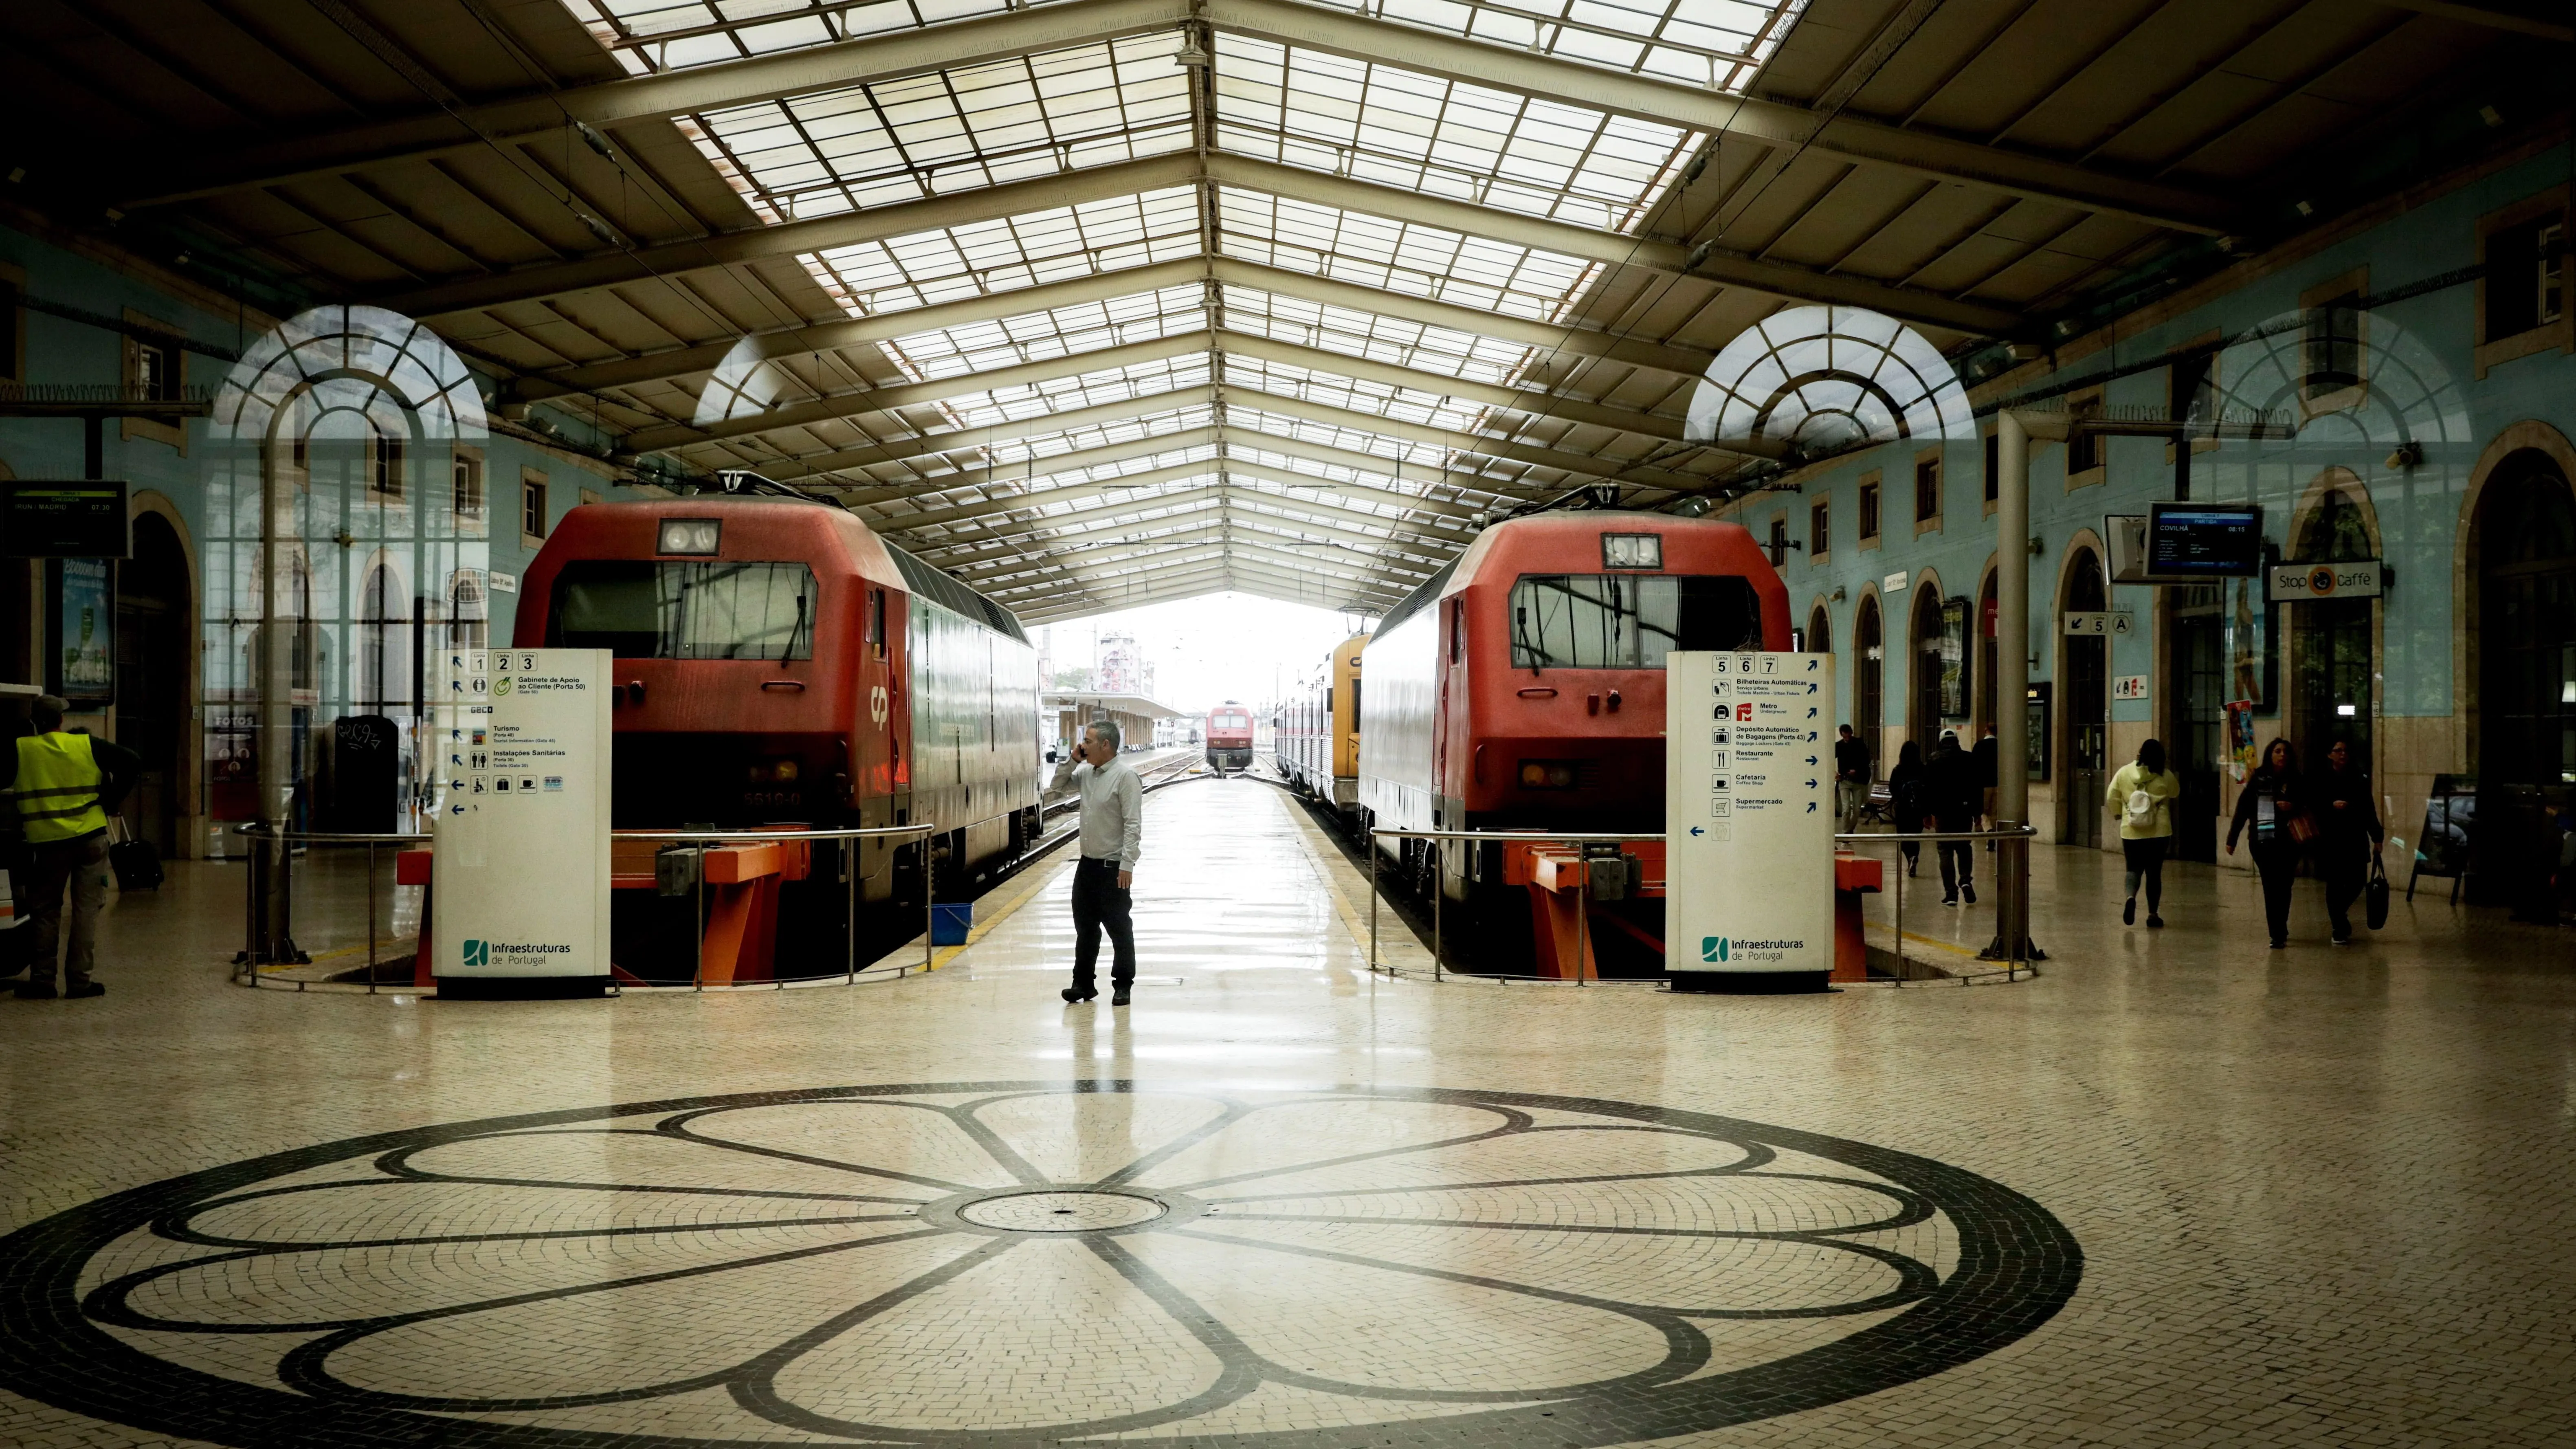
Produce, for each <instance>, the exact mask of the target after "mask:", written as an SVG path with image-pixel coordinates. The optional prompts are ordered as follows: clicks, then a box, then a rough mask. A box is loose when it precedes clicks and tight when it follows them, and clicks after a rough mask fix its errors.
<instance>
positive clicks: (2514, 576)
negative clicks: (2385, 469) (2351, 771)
mask: <svg viewBox="0 0 2576 1449" xmlns="http://www.w3.org/2000/svg"><path fill="white" fill-rule="evenodd" d="M2478 513H2479V516H2478V539H2477V548H2478V555H2477V557H2478V599H2479V607H2478V640H2477V642H2478V659H2479V665H2480V668H2479V675H2480V678H2479V681H2478V694H2479V702H2478V719H2479V740H2478V777H2479V785H2480V788H2481V790H2482V791H2483V790H2486V789H2489V788H2494V787H2511V788H2517V789H2537V790H2540V791H2544V792H2548V793H2551V794H2557V793H2560V792H2563V791H2565V790H2567V789H2568V788H2569V787H2576V491H2571V490H2570V488H2569V486H2568V481H2567V479H2566V478H2565V477H2564V476H2563V475H2562V474H2561V473H2560V472H2559V471H2558V469H2557V467H2556V465H2554V464H2553V463H2551V462H2550V461H2549V459H2548V458H2547V456H2546V455H2544V454H2541V453H2538V452H2525V453H2518V454H2516V455H2514V456H2513V457H2511V458H2508V459H2506V460H2505V461H2504V463H2503V464H2501V465H2500V466H2499V467H2498V469H2497V476H2496V477H2495V479H2494V480H2493V481H2491V482H2490V483H2489V484H2488V485H2487V496H2486V499H2485V501H2484V503H2483V505H2482V506H2481V507H2480V509H2479V510H2478Z"/></svg>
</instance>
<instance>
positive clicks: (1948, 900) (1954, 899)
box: [1941, 896, 1959, 906]
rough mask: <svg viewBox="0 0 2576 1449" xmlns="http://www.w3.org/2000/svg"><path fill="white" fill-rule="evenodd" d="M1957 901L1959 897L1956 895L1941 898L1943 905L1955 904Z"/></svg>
mask: <svg viewBox="0 0 2576 1449" xmlns="http://www.w3.org/2000/svg"><path fill="white" fill-rule="evenodd" d="M1958 903H1959V898H1958V897H1957V896H1943V897H1942V898H1941V904H1943V905H1945V906H1955V905H1957V904H1958Z"/></svg>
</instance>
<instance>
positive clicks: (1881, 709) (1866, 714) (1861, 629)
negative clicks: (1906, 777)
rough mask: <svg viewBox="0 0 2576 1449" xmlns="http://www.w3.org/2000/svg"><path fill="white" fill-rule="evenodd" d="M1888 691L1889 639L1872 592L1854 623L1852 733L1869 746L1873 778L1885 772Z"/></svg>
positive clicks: (1865, 599) (1865, 598)
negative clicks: (1882, 756)
mask: <svg viewBox="0 0 2576 1449" xmlns="http://www.w3.org/2000/svg"><path fill="white" fill-rule="evenodd" d="M1886 690H1887V641H1886V637H1885V633H1884V631H1883V630H1881V628H1880V627H1879V618H1878V596H1877V595H1875V594H1872V595H1869V596H1866V597H1864V598H1863V599H1862V600H1861V601H1860V622H1859V623H1858V624H1855V625H1854V626H1852V696H1853V698H1852V733H1853V734H1856V735H1858V736H1860V742H1861V743H1862V744H1864V745H1866V746H1868V747H1869V754H1870V777H1871V778H1872V779H1876V778H1877V777H1878V776H1879V775H1882V774H1884V773H1886V772H1885V771H1884V770H1882V769H1880V768H1879V760H1878V755H1879V752H1880V751H1882V750H1884V749H1886V748H1887V745H1886V737H1885V735H1884V733H1883V729H1884V726H1885V723H1886V719H1887V704H1886Z"/></svg>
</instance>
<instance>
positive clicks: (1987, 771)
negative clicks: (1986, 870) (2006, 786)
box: [1969, 721, 2003, 850]
mask: <svg viewBox="0 0 2576 1449" xmlns="http://www.w3.org/2000/svg"><path fill="white" fill-rule="evenodd" d="M1969 753H1970V754H1972V755H1974V756H1976V759H1977V819H1978V820H1979V821H1980V822H1981V825H1982V827H1983V828H1984V829H1987V830H1992V829H1994V828H1995V779H1996V775H1997V773H1998V763H1999V761H2000V760H2001V759H2002V757H2003V756H2002V746H2001V745H1999V744H1997V743H1996V741H1995V727H1994V724H1993V723H1992V722H1991V721H1989V722H1988V723H1987V724H1986V726H1985V727H1984V730H1983V732H1982V733H1980V734H1979V735H1978V736H1977V747H1976V748H1975V749H1974V750H1971V751H1969ZM1994 848H1995V843H1994V842H1993V841H1991V840H1989V841H1987V842H1986V849H1988V850H1992V849H1994Z"/></svg>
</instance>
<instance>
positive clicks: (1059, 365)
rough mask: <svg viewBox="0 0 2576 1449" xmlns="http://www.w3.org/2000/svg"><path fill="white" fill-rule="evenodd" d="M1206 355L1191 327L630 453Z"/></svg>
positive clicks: (672, 436) (841, 399)
mask: <svg viewBox="0 0 2576 1449" xmlns="http://www.w3.org/2000/svg"><path fill="white" fill-rule="evenodd" d="M1207 350H1208V334H1207V332H1206V331H1205V330H1204V329H1201V328H1192V329H1191V330H1190V331H1187V332H1175V333H1172V334H1170V335H1168V336H1164V337H1157V338H1155V339H1153V340H1152V341H1150V342H1125V343H1119V344H1116V345H1114V346H1109V347H1099V348H1094V349H1092V350H1091V351H1089V352H1075V353H1069V354H1067V355H1065V356H1063V357H1048V358H1042V359H1040V360H1038V361H1036V362H1023V363H1018V364H1016V365H1014V366H1011V367H997V368H994V369H992V370H991V371H989V372H967V373H959V374H958V375H956V376H954V377H942V378H934V379H933V380H931V381H929V382H907V383H899V384H897V385H895V386H893V387H875V388H869V389H867V390H866V391H864V392H844V393H834V394H832V395H831V396H829V397H820V398H810V399H808V400H806V401H804V402H799V403H789V404H788V405H786V406H785V407H777V408H769V409H766V410H764V411H761V412H757V413H753V414H751V415H750V416H748V417H741V418H732V419H727V420H725V421H722V422H714V423H709V424H707V425H706V426H704V427H699V426H696V425H693V424H689V423H670V424H666V425H664V426H662V427H656V428H638V429H636V430H635V431H634V432H631V433H628V434H627V435H626V446H625V451H627V452H630V453H659V452H662V451H664V450H666V449H670V448H682V447H687V446H688V445H689V444H691V443H704V442H712V441H721V440H723V439H726V438H751V437H758V436H760V435H761V434H764V433H783V432H786V431H788V430H790V429H793V428H809V427H812V426H813V425H814V424H816V423H827V422H834V421H837V420H839V419H843V418H855V417H864V416H866V415H867V414H869V413H890V412H894V411H897V410H898V409H902V408H915V407H926V406H928V405H930V404H932V403H938V402H946V401H948V400H949V399H952V398H960V397H972V396H974V395H976V394H978V393H986V392H996V391H999V390H1001V389H1003V388H1006V387H1024V386H1026V385H1028V384H1030V383H1034V382H1055V381H1059V380H1061V379H1064V378H1068V377H1080V376H1083V375H1084V374H1086V373H1094V372H1109V371H1112V370H1114V369H1117V368H1121V367H1134V366H1138V365H1140V364H1143V363H1149V362H1167V361H1170V360H1171V359H1173V358H1176V357H1187V356H1189V355H1190V354H1192V353H1199V352H1205V351H1207Z"/></svg>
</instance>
